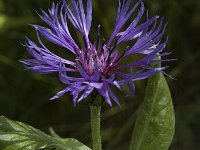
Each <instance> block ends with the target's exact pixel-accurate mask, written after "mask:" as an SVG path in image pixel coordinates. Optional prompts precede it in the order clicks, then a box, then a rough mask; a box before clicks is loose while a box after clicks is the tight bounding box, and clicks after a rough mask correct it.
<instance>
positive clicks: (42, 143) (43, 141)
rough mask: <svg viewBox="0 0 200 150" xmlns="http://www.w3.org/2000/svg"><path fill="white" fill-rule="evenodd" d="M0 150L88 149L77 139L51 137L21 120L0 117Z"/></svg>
mask: <svg viewBox="0 0 200 150" xmlns="http://www.w3.org/2000/svg"><path fill="white" fill-rule="evenodd" d="M0 149H1V150H23V149H24V150H26V149H27V150H53V149H56V150H90V148H88V147H87V146H85V145H83V144H82V143H80V142H79V141H77V140H75V139H72V138H69V139H63V138H56V137H51V136H49V135H47V134H45V133H44V132H42V131H40V130H38V129H35V128H33V127H31V126H29V125H26V124H24V123H21V122H17V121H12V120H9V119H7V118H5V117H4V116H1V117H0Z"/></svg>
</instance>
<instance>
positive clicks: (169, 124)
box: [130, 63, 175, 150]
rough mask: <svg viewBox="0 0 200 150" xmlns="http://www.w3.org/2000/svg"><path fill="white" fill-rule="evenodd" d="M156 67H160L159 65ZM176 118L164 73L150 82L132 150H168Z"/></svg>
mask: <svg viewBox="0 0 200 150" xmlns="http://www.w3.org/2000/svg"><path fill="white" fill-rule="evenodd" d="M156 67H160V64H159V63H157V64H156ZM174 126H175V117H174V109H173V104H172V98H171V94H170V90H169V87H168V85H167V82H166V80H165V77H164V76H163V74H162V73H157V74H155V75H154V76H152V77H151V78H149V80H148V84H147V89H146V95H145V99H144V102H143V104H142V105H141V107H140V110H139V113H138V117H137V120H136V124H135V128H134V131H133V135H132V141H131V144H130V150H167V149H168V147H169V145H170V143H171V141H172V138H173V135H174Z"/></svg>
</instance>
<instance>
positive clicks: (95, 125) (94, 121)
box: [90, 105, 102, 150]
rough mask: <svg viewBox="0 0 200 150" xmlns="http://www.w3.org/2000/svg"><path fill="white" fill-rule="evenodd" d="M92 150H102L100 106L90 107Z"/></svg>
mask: <svg viewBox="0 0 200 150" xmlns="http://www.w3.org/2000/svg"><path fill="white" fill-rule="evenodd" d="M90 114H91V129H92V144H93V150H102V146H101V135H100V114H101V106H92V105H91V106H90Z"/></svg>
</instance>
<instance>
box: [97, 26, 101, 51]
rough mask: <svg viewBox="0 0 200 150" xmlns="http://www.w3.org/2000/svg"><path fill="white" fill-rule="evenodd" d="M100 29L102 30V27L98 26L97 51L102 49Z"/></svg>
mask: <svg viewBox="0 0 200 150" xmlns="http://www.w3.org/2000/svg"><path fill="white" fill-rule="evenodd" d="M100 28H101V26H100V25H98V34H97V45H96V50H99V48H100Z"/></svg>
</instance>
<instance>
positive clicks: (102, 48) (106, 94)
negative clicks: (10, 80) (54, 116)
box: [21, 0, 171, 106]
mask: <svg viewBox="0 0 200 150" xmlns="http://www.w3.org/2000/svg"><path fill="white" fill-rule="evenodd" d="M118 2H119V8H118V14H117V18H116V23H115V27H114V30H113V33H112V35H111V36H110V38H109V39H108V41H107V42H102V41H101V40H100V26H98V33H97V41H96V42H91V41H90V39H89V33H90V28H91V22H92V0H87V8H86V10H84V7H83V2H82V0H71V1H70V5H68V4H67V3H66V1H65V0H63V2H62V4H56V5H55V4H53V6H52V8H51V9H50V10H49V11H48V12H45V11H43V10H42V12H41V15H39V16H40V18H41V19H42V20H43V21H44V22H45V23H46V24H47V25H48V27H43V26H40V25H32V26H33V27H34V28H35V30H36V33H37V38H38V41H39V44H40V45H39V46H38V45H37V44H35V43H34V42H33V41H32V40H30V39H29V38H26V43H25V46H26V48H27V51H28V53H29V54H30V55H31V56H32V57H33V59H25V60H22V61H21V62H22V63H24V64H25V66H26V68H27V69H28V70H31V71H34V72H37V73H44V74H48V73H58V75H59V79H60V81H61V82H62V83H64V84H65V85H66V88H65V89H63V90H61V91H60V92H58V93H57V94H56V95H55V96H53V97H52V98H51V100H53V99H57V98H59V97H61V96H63V95H64V94H65V93H67V92H70V93H71V94H72V96H73V102H74V105H76V104H77V102H80V101H81V100H83V99H85V98H86V97H87V96H88V95H90V94H91V93H92V92H93V91H97V92H98V93H99V94H100V95H101V96H102V97H103V98H104V100H105V101H106V102H107V103H108V104H109V105H110V106H112V100H113V101H114V102H115V103H116V104H118V105H120V104H119V100H118V98H117V96H116V95H115V94H114V93H113V91H112V90H111V86H114V87H116V88H118V89H119V90H120V89H121V86H122V85H128V86H129V87H130V93H131V94H132V93H134V89H135V86H134V81H136V80H142V79H146V78H148V77H150V76H152V75H154V74H155V73H157V72H163V70H164V69H165V68H167V67H161V68H155V67H152V66H151V64H152V63H155V62H161V61H170V60H171V59H167V60H156V58H157V57H159V56H166V55H169V54H170V52H163V49H164V48H165V46H166V43H167V40H165V41H164V42H162V37H163V34H164V32H165V28H166V24H165V25H163V18H161V19H159V17H158V16H155V17H152V18H149V17H148V13H146V12H145V8H144V4H143V2H142V1H141V0H140V1H138V2H137V3H136V4H135V5H134V7H131V3H132V0H123V1H122V2H121V1H120V0H118ZM138 8H139V9H138ZM136 10H139V11H138V13H137V16H136V17H135V18H134V20H132V22H131V23H130V24H129V25H128V27H127V28H126V29H124V28H125V27H124V26H125V24H127V21H128V20H130V17H131V16H132V14H133V13H134V12H135V11H136ZM85 12H86V13H85ZM145 13H146V15H144V14H145ZM143 16H145V17H143ZM101 17H102V16H101ZM142 17H143V18H145V21H143V22H142V21H141V18H142ZM69 22H71V24H72V25H73V27H74V28H75V29H76V30H78V31H79V32H80V33H81V34H82V37H83V41H84V42H83V43H84V44H83V46H82V47H80V46H78V45H77V44H76V41H75V40H74V39H73V38H72V36H71V34H70V31H69V28H68V23H69ZM158 22H159V23H158ZM40 35H42V36H43V37H44V38H46V39H47V40H48V41H49V42H51V43H54V44H56V45H58V46H60V47H63V48H65V49H66V50H68V53H72V54H73V55H74V56H75V57H76V59H75V60H74V61H70V60H68V59H63V58H61V57H60V56H57V55H56V54H54V53H52V52H51V51H50V50H48V48H47V47H45V45H44V44H43V42H42V41H41V38H40ZM128 41H134V44H132V45H131V46H130V45H129V47H127V48H125V49H123V48H119V45H120V44H123V43H125V42H128ZM135 54H142V56H143V57H142V58H141V59H139V60H137V61H130V63H128V64H126V65H121V64H120V61H121V60H122V59H127V56H128V55H135ZM134 68H138V69H137V71H136V72H134V71H133V69H134ZM127 69H129V70H130V73H125V71H124V70H127ZM69 73H70V74H75V76H70V75H69Z"/></svg>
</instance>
